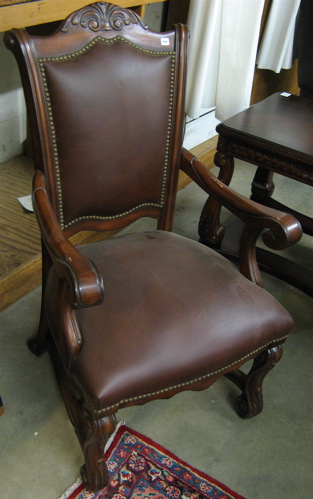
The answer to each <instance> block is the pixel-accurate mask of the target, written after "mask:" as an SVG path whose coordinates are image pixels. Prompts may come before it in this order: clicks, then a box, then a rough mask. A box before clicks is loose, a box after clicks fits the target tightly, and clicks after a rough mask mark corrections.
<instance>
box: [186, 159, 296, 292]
mask: <svg viewBox="0 0 313 499" xmlns="http://www.w3.org/2000/svg"><path fill="white" fill-rule="evenodd" d="M180 167H181V169H182V170H183V171H184V172H185V173H186V174H187V175H188V176H189V177H190V178H191V179H192V180H194V181H195V182H196V183H197V184H198V185H199V186H200V187H201V188H202V189H203V190H204V191H205V192H207V193H208V194H209V195H210V196H212V197H213V198H214V199H216V200H217V201H218V202H219V203H220V204H221V205H222V206H224V207H225V208H227V209H228V210H229V211H230V212H232V213H233V214H234V215H236V216H237V217H238V218H239V219H240V220H242V221H243V222H244V223H245V224H246V225H245V228H244V230H243V233H242V236H241V240H240V254H239V260H240V271H241V272H242V273H243V274H244V275H245V276H246V277H248V279H250V280H252V281H253V282H256V283H258V284H261V283H262V279H261V275H260V271H259V268H258V265H257V261H256V255H255V245H256V241H257V238H258V236H259V234H260V233H261V232H262V231H263V230H264V229H267V231H266V232H264V233H263V234H262V239H263V242H264V243H265V244H266V246H268V247H269V248H271V249H274V250H282V249H284V248H286V247H287V246H290V245H291V244H295V243H297V242H298V241H299V240H300V239H301V237H302V228H301V225H300V223H299V221H298V220H297V219H296V218H295V217H294V216H293V215H290V214H287V213H284V212H282V211H278V210H274V209H272V208H268V207H266V206H263V205H261V204H259V203H256V202H255V201H251V200H250V199H248V198H246V197H245V196H242V195H241V194H238V193H237V192H236V191H234V190H233V189H231V188H230V187H228V186H226V185H225V184H223V182H221V181H220V180H219V179H218V178H217V177H216V176H215V175H213V173H212V172H210V170H208V168H207V167H206V166H205V165H204V164H203V163H201V161H200V160H199V159H198V158H196V157H195V156H193V154H191V153H190V152H189V151H187V150H186V149H183V150H182V156H181V165H180Z"/></svg>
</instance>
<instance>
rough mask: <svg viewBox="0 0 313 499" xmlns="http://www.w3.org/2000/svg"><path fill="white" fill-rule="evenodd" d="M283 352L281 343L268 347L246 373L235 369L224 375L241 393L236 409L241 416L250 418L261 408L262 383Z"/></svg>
mask: <svg viewBox="0 0 313 499" xmlns="http://www.w3.org/2000/svg"><path fill="white" fill-rule="evenodd" d="M282 353H283V348H282V345H277V346H275V347H272V348H269V349H268V350H265V351H264V352H262V353H261V354H260V355H258V357H256V358H255V359H254V361H253V365H252V367H251V369H250V371H249V373H248V374H244V373H243V372H242V371H240V370H239V369H237V370H236V371H231V372H229V373H227V374H226V375H225V376H226V377H227V378H228V379H230V380H231V381H232V382H233V383H235V384H236V385H237V386H238V387H239V388H240V390H242V393H241V395H240V396H239V397H238V398H237V403H236V409H237V412H238V414H239V416H241V417H242V418H245V419H247V418H252V417H253V416H256V415H257V414H259V413H260V412H261V411H262V409H263V392H262V383H263V380H264V378H265V376H266V375H267V373H268V372H269V371H270V370H271V369H272V368H273V367H274V366H275V365H276V364H277V362H278V361H279V360H280V358H281V356H282Z"/></svg>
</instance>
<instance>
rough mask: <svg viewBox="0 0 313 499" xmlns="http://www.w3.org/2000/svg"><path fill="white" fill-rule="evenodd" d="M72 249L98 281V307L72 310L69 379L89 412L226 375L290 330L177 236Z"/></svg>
mask: <svg viewBox="0 0 313 499" xmlns="http://www.w3.org/2000/svg"><path fill="white" fill-rule="evenodd" d="M80 251H81V252H82V253H83V254H84V255H85V256H86V257H88V258H89V259H90V260H91V261H93V262H94V263H95V265H96V266H97V268H98V269H99V271H100V272H101V274H102V276H103V280H104V293H105V297H104V301H103V303H102V304H101V305H99V306H95V307H91V308H86V309H81V310H77V311H76V312H75V314H76V318H77V322H78V324H79V327H80V330H81V334H82V337H83V346H82V348H81V351H80V352H79V353H78V355H77V356H76V358H75V359H74V361H73V363H72V372H71V375H72V376H73V379H74V380H75V382H76V383H77V384H78V385H79V386H80V388H81V390H82V391H83V392H84V393H85V396H86V397H87V400H88V401H89V403H90V404H91V405H92V407H93V408H94V410H102V409H104V408H112V407H113V406H116V407H118V406H119V405H120V406H122V405H124V404H125V403H127V401H129V400H130V399H132V398H134V397H139V399H140V398H143V399H144V397H145V396H147V395H149V394H152V393H154V392H159V391H160V390H167V389H169V388H170V387H173V386H177V385H178V386H179V385H181V384H183V383H188V382H190V381H191V380H196V379H199V378H201V377H203V376H207V375H208V374H210V373H215V372H217V371H219V370H223V369H225V368H228V370H231V369H230V368H229V367H230V366H231V365H232V364H234V363H237V362H238V361H239V360H244V359H245V357H246V356H249V355H251V353H252V352H257V351H258V350H260V351H261V350H264V349H265V348H266V345H269V344H271V343H273V342H275V341H277V340H280V339H281V338H283V337H284V336H285V335H286V334H287V333H288V332H289V330H290V329H291V327H292V324H293V321H292V319H291V317H290V315H289V314H288V313H287V312H286V311H285V309H284V308H283V307H282V306H281V305H280V304H279V303H278V302H277V301H276V300H275V299H274V298H273V297H272V296H271V295H269V294H268V293H267V292H266V291H265V290H263V289H262V288H260V287H258V286H257V285H255V284H253V283H251V282H250V281H248V280H247V279H246V278H244V277H243V276H242V275H241V274H240V273H239V272H238V270H237V268H236V267H235V266H234V265H233V264H232V263H230V262H229V261H227V260H226V259H225V258H223V257H221V256H220V255H218V254H217V253H216V252H214V251H213V250H211V249H209V248H207V247H205V246H204V245H202V244H200V243H198V242H195V241H192V240H190V239H187V238H185V237H182V236H178V235H176V234H173V233H169V232H164V231H151V232H145V233H141V234H130V235H124V236H119V237H115V238H112V239H109V240H105V241H102V242H97V243H92V244H89V245H86V246H81V247H80ZM52 274H55V272H54V271H53V272H52ZM55 284H56V278H55V276H53V275H51V276H50V279H49V281H48V285H47V294H46V304H47V315H48V320H49V322H50V326H51V327H52V328H54V327H57V326H56V320H55V310H54V305H53V303H54V299H53V293H54V292H55V291H54V290H55Z"/></svg>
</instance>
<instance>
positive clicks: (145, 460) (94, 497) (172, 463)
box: [59, 424, 244, 499]
mask: <svg viewBox="0 0 313 499" xmlns="http://www.w3.org/2000/svg"><path fill="white" fill-rule="evenodd" d="M105 455H106V459H107V464H108V470H109V474H110V481H109V484H108V485H107V487H105V488H104V489H102V490H100V491H99V492H89V491H88V490H86V488H85V486H84V485H83V484H82V482H81V480H80V479H78V480H77V481H76V482H75V483H74V484H73V485H72V486H71V487H70V488H69V489H68V490H67V491H66V492H65V493H64V494H63V495H62V496H61V497H60V498H59V499H210V498H215V499H244V498H243V496H241V495H239V494H237V493H236V492H233V491H232V490H230V489H229V488H228V487H226V486H225V485H223V484H221V483H219V482H218V481H217V480H214V479H213V478H211V477H209V476H208V475H206V474H205V473H202V472H201V471H198V470H197V469H195V468H193V467H191V466H189V465H188V464H187V463H185V462H183V461H182V460H181V459H179V458H178V457H176V456H174V454H172V453H171V452H169V451H167V450H166V449H164V448H163V447H161V446H160V445H158V444H156V443H155V442H153V441H152V440H150V439H149V438H147V437H145V436H143V435H141V434H140V433H137V432H136V431H134V430H131V429H130V428H128V427H127V426H125V425H124V424H123V425H121V426H120V427H119V428H118V430H117V432H116V434H115V436H114V438H113V440H112V441H111V444H110V446H109V448H108V449H107V450H106V453H105Z"/></svg>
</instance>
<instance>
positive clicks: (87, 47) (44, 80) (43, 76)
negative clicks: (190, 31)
mask: <svg viewBox="0 0 313 499" xmlns="http://www.w3.org/2000/svg"><path fill="white" fill-rule="evenodd" d="M120 41H121V42H123V43H125V44H126V45H129V46H130V47H132V48H134V49H136V50H138V51H139V52H143V53H145V54H148V55H152V56H156V57H164V56H171V59H172V61H171V75H170V92H169V111H168V126H167V139H166V150H165V160H164V170H163V182H162V190H161V197H160V203H159V204H157V203H142V204H140V205H138V206H136V207H134V208H132V209H131V210H128V211H125V212H124V213H121V214H118V215H114V216H103V217H102V216H93V215H90V216H82V217H79V218H76V219H75V220H72V221H71V222H69V223H67V224H64V214H63V201H62V185H61V175H60V163H59V156H58V148H57V140H56V132H55V126H54V120H53V112H52V106H51V99H50V94H49V89H48V84H47V78H46V73H45V63H47V62H52V63H60V62H63V61H70V60H72V59H74V58H75V57H79V56H80V55H82V54H84V53H85V52H87V51H88V50H90V49H91V48H92V47H93V46H94V45H95V44H96V43H97V42H101V43H105V44H107V45H113V44H114V43H116V42H120ZM175 55H176V54H175V52H173V51H168V52H166V51H156V50H148V49H144V48H142V47H139V46H137V45H135V44H134V43H132V42H130V41H129V40H126V39H125V38H123V37H122V36H115V37H114V38H111V39H109V40H107V39H104V38H102V37H101V36H97V37H95V38H94V39H93V40H92V41H91V42H89V43H87V44H86V45H85V46H84V47H82V48H81V49H79V50H77V51H75V52H72V53H69V54H64V55H61V56H58V57H44V58H40V59H38V64H39V70H40V73H41V79H42V84H43V88H44V96H45V101H46V106H47V112H48V119H49V125H50V133H51V137H52V148H53V159H54V164H55V170H56V183H57V190H58V205H59V213H60V224H61V227H62V229H66V228H68V227H70V226H71V225H73V224H75V223H76V222H78V221H81V220H115V219H117V218H122V217H123V216H127V215H129V214H131V213H133V212H135V211H137V210H138V209H140V208H143V207H146V206H150V207H154V208H155V207H156V208H162V206H163V203H164V195H165V186H166V179H167V170H168V164H169V151H170V134H171V129H172V117H173V102H174V98H173V96H174V81H175Z"/></svg>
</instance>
